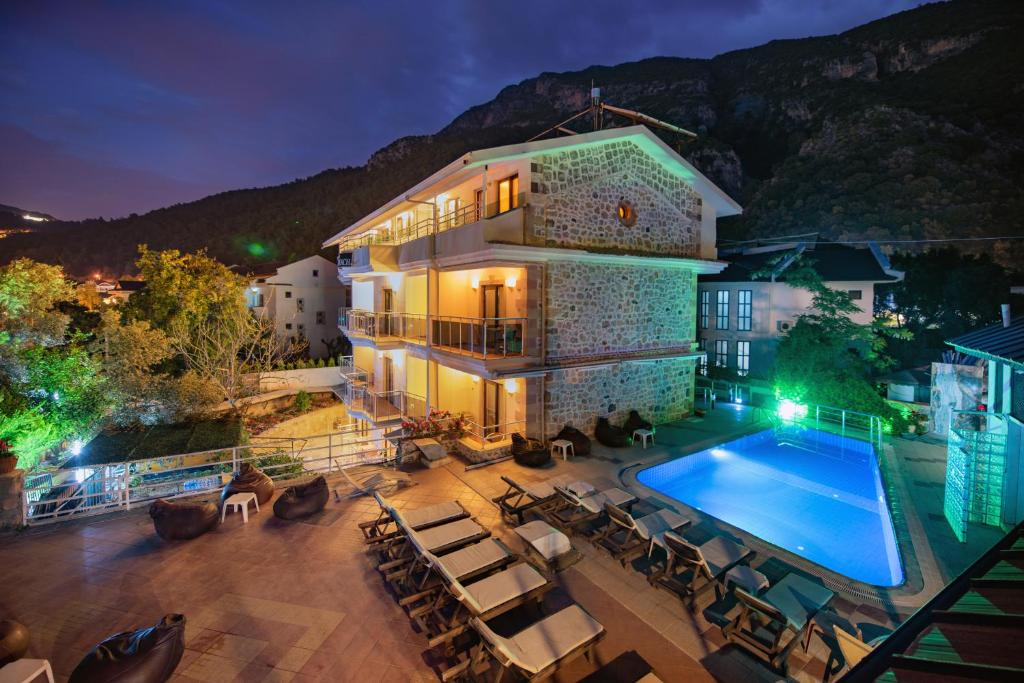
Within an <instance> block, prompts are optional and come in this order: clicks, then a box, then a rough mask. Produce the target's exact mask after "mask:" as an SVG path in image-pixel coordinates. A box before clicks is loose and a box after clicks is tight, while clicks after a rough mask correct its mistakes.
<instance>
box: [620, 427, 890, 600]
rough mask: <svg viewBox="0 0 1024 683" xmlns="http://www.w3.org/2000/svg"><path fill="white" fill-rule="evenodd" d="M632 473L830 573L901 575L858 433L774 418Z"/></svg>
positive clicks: (870, 578)
mask: <svg viewBox="0 0 1024 683" xmlns="http://www.w3.org/2000/svg"><path fill="white" fill-rule="evenodd" d="M637 479H638V480H639V481H640V483H641V484H643V485H645V486H647V487H649V488H652V489H654V490H656V491H658V492H660V493H662V494H664V495H666V496H669V497H671V498H675V499H676V500H679V501H682V502H683V503H686V504H687V505H689V506H690V507H694V508H697V509H698V510H701V511H703V512H705V513H707V514H709V515H711V516H713V517H717V518H718V519H721V520H722V521H724V522H727V523H729V524H731V525H733V526H735V527H738V528H740V529H743V530H744V531H746V532H748V533H750V534H753V535H754V536H757V537H759V538H762V539H764V540H765V541H768V542H769V543H772V544H774V545H776V546H779V547H782V548H785V549H786V550H788V551H790V552H792V553H794V554H796V555H800V556H801V557H804V558H806V559H808V560H810V561H811V562H814V563H816V564H819V565H821V566H823V567H825V568H827V569H830V570H831V571H833V572H836V573H837V574H842V575H843V576H847V577H849V578H851V579H855V580H857V581H863V582H864V583H868V584H872V585H875V586H897V585H899V584H901V583H903V566H902V564H901V563H900V556H899V550H898V548H897V546H896V536H895V534H894V533H893V526H892V519H891V518H890V516H889V506H888V505H887V503H886V499H885V490H884V488H883V487H882V477H881V474H880V472H879V470H878V461H877V459H876V457H875V452H874V448H873V447H872V446H871V444H869V443H866V442H864V441H859V440H857V439H850V438H846V437H842V436H838V435H836V434H830V433H828V432H821V431H818V430H814V429H806V428H802V427H783V428H781V429H780V430H778V431H776V430H768V431H764V432H758V433H757V434H751V435H749V436H745V437H743V438H741V439H737V440H735V441H730V442H728V443H725V444H722V445H721V446H716V447H715V448H709V449H707V450H703V451H699V452H697V453H693V454H690V455H685V456H683V457H680V458H676V459H675V460H670V461H668V462H665V463H662V464H660V465H655V466H654V467H649V468H647V469H644V470H641V471H640V472H639V473H638V474H637Z"/></svg>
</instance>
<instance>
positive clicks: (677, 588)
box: [648, 531, 754, 608]
mask: <svg viewBox="0 0 1024 683" xmlns="http://www.w3.org/2000/svg"><path fill="white" fill-rule="evenodd" d="M653 543H654V545H656V546H660V547H662V548H664V549H665V552H666V553H667V554H668V557H667V559H666V562H665V567H664V568H663V569H662V570H660V571H656V572H655V573H653V574H652V575H651V576H650V577H649V578H648V580H649V581H650V582H651V583H652V584H653V585H655V586H656V587H658V588H664V589H666V590H668V591H670V592H672V593H675V594H676V595H678V596H679V599H680V600H682V601H683V602H684V603H689V606H690V607H691V608H692V607H693V606H694V604H695V603H696V601H697V597H698V596H699V595H700V594H701V593H703V592H704V591H706V590H708V589H709V588H714V589H715V593H716V596H717V597H718V598H721V597H722V596H721V593H720V590H721V589H722V585H723V579H724V577H725V575H726V573H727V572H728V571H729V570H730V569H731V568H733V567H734V566H736V565H738V564H740V563H741V562H743V561H745V560H748V559H749V558H750V557H751V556H752V555H753V554H754V553H753V551H752V550H750V548H747V547H746V546H743V545H740V544H739V543H734V542H733V541H730V540H729V539H727V538H724V537H722V536H715V537H714V538H712V539H711V540H710V541H707V542H706V543H702V544H701V545H699V546H696V545H693V544H692V543H690V542H689V541H687V540H686V539H684V538H683V537H682V536H679V535H678V534H675V533H672V532H671V531H669V532H666V533H663V534H662V535H661V536H660V537H655V538H654V539H653ZM686 572H689V577H688V579H685V580H681V579H680V575H682V574H684V573H686Z"/></svg>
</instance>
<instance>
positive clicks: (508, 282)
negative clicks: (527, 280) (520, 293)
mask: <svg viewBox="0 0 1024 683" xmlns="http://www.w3.org/2000/svg"><path fill="white" fill-rule="evenodd" d="M505 286H506V287H508V288H509V289H515V288H516V276H515V275H512V276H510V277H508V278H506V279H505Z"/></svg>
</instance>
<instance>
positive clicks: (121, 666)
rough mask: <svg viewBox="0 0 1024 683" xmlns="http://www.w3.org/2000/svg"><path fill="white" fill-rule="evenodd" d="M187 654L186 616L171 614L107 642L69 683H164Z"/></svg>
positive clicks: (118, 634) (83, 662) (114, 636)
mask: <svg viewBox="0 0 1024 683" xmlns="http://www.w3.org/2000/svg"><path fill="white" fill-rule="evenodd" d="M211 507H213V506H211ZM184 652H185V616H184V615H182V614H168V615H167V616H165V617H164V618H163V619H161V620H160V622H159V623H158V624H157V625H156V626H152V627H150V628H145V629H140V630H138V631H125V632H124V633H117V634H114V635H112V636H110V637H109V638H107V639H106V640H104V641H103V642H102V643H100V644H99V645H97V646H96V647H94V648H93V649H92V650H90V652H89V654H87V655H86V656H85V658H84V659H83V660H82V661H81V662H79V664H78V666H76V667H75V670H74V671H73V672H71V678H70V679H68V681H69V683H107V682H110V683H114V682H115V681H116V683H163V681H166V680H168V679H170V677H171V675H172V674H173V673H174V669H175V667H177V666H178V662H179V661H181V655H182V653H184Z"/></svg>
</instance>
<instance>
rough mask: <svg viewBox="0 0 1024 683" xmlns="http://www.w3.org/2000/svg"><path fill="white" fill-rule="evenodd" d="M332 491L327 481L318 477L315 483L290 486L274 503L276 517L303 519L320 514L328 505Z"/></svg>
mask: <svg viewBox="0 0 1024 683" xmlns="http://www.w3.org/2000/svg"><path fill="white" fill-rule="evenodd" d="M329 495H330V491H329V490H328V488H327V480H326V479H324V478H323V477H317V478H316V479H314V480H313V481H310V482H307V483H305V484H299V485H297V486H289V487H288V488H286V489H285V490H284V493H282V494H281V497H280V498H278V499H277V500H275V501H274V516H275V517H279V518H281V519H301V518H302V517H308V516H310V515H312V514H315V513H317V512H320V511H321V510H323V509H324V506H325V505H327V498H328V497H329Z"/></svg>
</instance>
